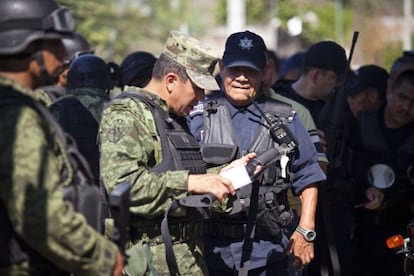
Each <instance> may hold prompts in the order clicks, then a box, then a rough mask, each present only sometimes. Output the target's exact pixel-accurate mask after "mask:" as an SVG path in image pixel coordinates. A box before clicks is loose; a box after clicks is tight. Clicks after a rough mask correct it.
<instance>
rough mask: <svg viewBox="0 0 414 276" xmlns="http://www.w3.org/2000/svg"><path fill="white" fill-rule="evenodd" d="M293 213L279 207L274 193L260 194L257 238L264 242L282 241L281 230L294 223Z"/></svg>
mask: <svg viewBox="0 0 414 276" xmlns="http://www.w3.org/2000/svg"><path fill="white" fill-rule="evenodd" d="M292 220H293V212H292V211H291V210H290V209H287V208H286V207H285V205H279V204H278V201H277V199H276V194H275V193H274V192H272V191H269V192H266V193H264V194H260V197H259V203H258V212H257V216H256V230H255V231H256V232H255V236H256V237H257V238H259V239H262V240H269V241H273V242H278V241H280V239H281V237H282V235H281V228H285V227H287V226H289V225H290V224H291V223H292Z"/></svg>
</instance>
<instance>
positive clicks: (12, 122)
mask: <svg viewBox="0 0 414 276" xmlns="http://www.w3.org/2000/svg"><path fill="white" fill-rule="evenodd" d="M1 113H2V118H3V120H1V121H0V136H1V139H0V175H1V177H2V185H1V188H0V189H1V201H2V202H4V203H5V205H6V208H7V212H8V214H9V216H10V218H11V221H12V224H13V227H14V230H15V231H16V233H17V234H18V235H19V236H20V237H21V238H22V240H24V241H25V242H26V243H27V244H28V245H29V246H30V247H31V248H33V249H34V250H35V251H36V252H38V253H39V254H40V255H42V256H43V257H45V258H46V259H48V260H50V261H51V262H53V263H55V264H57V265H58V266H59V267H61V268H62V269H64V270H67V271H70V272H72V273H75V274H76V275H110V274H111V273H112V269H113V266H114V264H115V256H116V252H117V248H116V246H115V245H114V244H113V243H111V242H109V241H107V240H105V239H104V238H103V237H102V236H101V235H100V234H98V233H97V232H95V231H94V230H93V229H92V228H91V227H89V226H88V225H87V223H86V221H85V219H84V217H83V216H81V215H80V214H78V213H76V212H74V210H73V208H72V205H71V204H69V203H68V202H65V201H63V189H62V185H61V183H60V181H61V180H60V175H59V172H60V171H61V166H62V158H61V153H60V152H59V149H58V147H57V146H56V145H57V143H56V142H55V138H54V136H53V135H49V134H46V133H50V132H48V131H47V130H46V129H47V128H48V126H47V125H45V124H44V123H42V122H41V119H40V118H39V115H38V114H37V113H36V112H35V111H33V110H32V109H29V108H27V107H23V108H16V107H11V108H3V109H2V112H1Z"/></svg>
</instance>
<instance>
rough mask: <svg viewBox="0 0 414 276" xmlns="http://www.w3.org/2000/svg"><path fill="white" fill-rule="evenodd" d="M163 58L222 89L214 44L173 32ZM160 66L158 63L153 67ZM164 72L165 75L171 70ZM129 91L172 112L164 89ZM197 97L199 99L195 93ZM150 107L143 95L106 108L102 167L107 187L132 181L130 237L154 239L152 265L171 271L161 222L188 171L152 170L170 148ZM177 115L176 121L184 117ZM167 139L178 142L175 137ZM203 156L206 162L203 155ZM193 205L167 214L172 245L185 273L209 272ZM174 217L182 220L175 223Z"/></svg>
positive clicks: (201, 83) (195, 80)
mask: <svg viewBox="0 0 414 276" xmlns="http://www.w3.org/2000/svg"><path fill="white" fill-rule="evenodd" d="M161 58H166V59H169V60H171V61H174V62H175V63H177V64H179V65H181V66H182V67H183V68H184V69H185V72H186V74H187V76H188V78H189V79H190V80H191V82H192V84H193V85H195V86H197V87H200V88H204V89H208V90H210V89H211V90H215V89H218V86H217V83H216V81H215V80H214V77H213V76H212V72H213V70H214V65H215V64H216V62H217V56H216V55H215V54H214V53H213V51H212V50H211V48H209V47H207V46H206V45H204V44H202V43H200V42H199V41H197V40H196V39H194V38H191V37H188V36H186V35H184V34H181V33H179V32H175V31H172V32H171V33H170V37H169V38H168V39H167V42H166V46H165V49H164V52H163V55H162V57H160V59H161ZM160 59H159V60H160ZM159 60H158V61H159ZM157 66H158V64H156V66H155V67H157ZM163 69H165V68H163ZM159 71H162V70H161V69H160V70H159ZM162 74H164V76H165V75H166V74H167V73H165V72H164V73H162ZM161 79H162V77H161ZM162 80H163V79H162ZM152 81H154V82H156V83H157V84H158V83H162V84H160V85H159V86H162V87H159V89H160V90H163V89H166V88H165V86H164V83H163V81H161V80H158V79H155V80H154V75H153V79H152V80H151V81H150V85H151V83H152ZM157 87H158V86H157ZM134 89H135V91H134ZM127 90H128V92H132V93H135V92H136V91H139V93H140V94H141V95H143V97H146V98H148V99H151V100H152V102H154V103H155V105H158V106H159V107H160V108H161V109H162V110H164V111H165V112H169V111H171V110H170V107H169V106H168V105H167V101H166V100H165V99H161V97H160V96H159V95H157V94H155V93H161V92H160V91H152V92H150V91H145V90H144V89H141V88H137V87H135V88H132V87H128V88H127ZM163 91H164V90H163ZM195 93H196V92H194V95H196V94H195ZM121 95H122V94H121ZM194 98H195V99H196V96H194ZM152 112H153V110H151V109H150V107H149V106H148V105H147V104H146V103H144V102H143V101H142V100H141V99H135V98H132V97H131V96H128V97H122V96H121V97H118V98H116V99H114V100H113V101H112V103H111V104H110V105H109V106H108V107H107V108H106V109H105V110H104V111H103V114H102V120H101V125H100V132H99V135H100V143H101V161H100V165H101V167H100V169H101V176H102V180H103V182H104V184H105V187H106V189H107V191H108V192H111V191H112V190H113V189H114V188H115V187H116V186H117V185H118V184H120V183H122V182H124V181H129V182H130V183H131V184H132V187H131V207H130V212H131V222H130V226H131V240H132V242H133V243H135V244H138V242H139V241H140V240H141V241H142V240H144V241H147V242H148V243H149V244H150V251H151V255H152V259H153V264H154V267H155V269H156V270H157V272H158V273H159V274H162V275H170V271H169V267H168V264H167V259H166V246H165V244H164V243H163V239H162V236H161V234H160V222H161V219H162V218H163V217H164V215H165V213H166V210H168V209H169V207H170V206H171V203H172V202H173V200H174V199H179V198H182V197H184V196H186V195H187V189H188V187H187V185H188V177H189V174H190V170H187V169H176V168H175V169H173V168H170V167H171V166H169V167H168V168H167V169H166V170H163V171H162V172H157V173H153V172H152V171H151V169H153V168H154V167H157V166H158V165H159V164H161V162H162V161H163V158H164V157H165V155H164V154H163V151H168V150H170V148H162V147H161V135H160V134H159V133H158V132H157V126H158V125H157V124H156V122H155V117H154V114H153V113H152ZM173 113H174V112H173ZM175 115H176V114H175ZM171 118H176V116H175V117H174V114H173V116H172V117H171ZM171 118H170V119H171ZM182 119H183V120H185V118H182ZM173 120H174V121H176V122H177V123H178V121H179V120H180V119H173ZM178 124H179V123H178ZM184 124H185V122H184ZM194 142H195V141H194ZM169 143H170V144H174V143H171V141H169ZM195 144H196V145H197V149H198V144H197V143H196V142H195ZM164 159H168V158H164ZM199 161H200V162H201V163H202V164H203V166H204V163H203V162H202V160H201V156H200V160H199ZM193 210H194V209H192V208H191V209H185V208H182V207H180V208H178V209H177V210H175V211H174V212H172V213H169V216H168V217H169V230H170V233H171V237H172V241H173V249H174V252H175V255H176V260H177V266H178V270H179V273H180V274H181V275H205V274H207V269H206V266H205V263H204V259H203V257H202V254H201V250H200V246H199V245H198V238H199V237H200V236H201V235H200V230H201V229H200V223H201V217H200V218H199V219H198V221H197V220H195V221H193V218H194V217H192V216H191V215H189V214H190V213H191V212H192V211H193ZM184 217H186V218H189V220H190V221H187V222H182V219H184ZM171 220H175V221H176V222H177V221H178V223H171ZM184 234H185V235H184ZM184 236H185V237H184Z"/></svg>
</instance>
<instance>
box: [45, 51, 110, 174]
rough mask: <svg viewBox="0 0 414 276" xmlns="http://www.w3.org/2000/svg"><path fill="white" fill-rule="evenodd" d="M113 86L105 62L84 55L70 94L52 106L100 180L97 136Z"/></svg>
mask: <svg viewBox="0 0 414 276" xmlns="http://www.w3.org/2000/svg"><path fill="white" fill-rule="evenodd" d="M112 87H113V84H112V79H111V75H110V74H109V68H108V67H107V64H106V63H105V61H104V60H103V59H101V58H100V57H98V56H95V55H93V54H84V55H82V56H80V57H78V58H76V59H75V60H74V61H73V63H72V64H71V66H70V68H69V72H68V74H67V85H66V90H67V91H66V95H65V96H63V97H61V98H60V99H58V100H57V101H55V102H53V103H52V104H51V105H50V106H49V109H50V110H51V111H52V113H53V115H54V116H55V117H56V119H57V120H58V122H59V124H60V125H61V126H62V128H63V129H64V130H65V131H66V132H67V133H69V134H70V135H71V136H72V137H73V138H74V139H75V142H76V144H77V146H78V148H79V151H80V152H81V153H82V155H83V156H84V157H85V158H86V160H87V161H88V164H89V166H90V168H91V170H92V173H93V175H94V178H95V179H96V180H98V179H99V150H98V145H97V140H96V137H97V134H98V128H99V122H100V121H101V113H102V109H103V106H104V104H105V103H106V102H109V101H110V98H109V90H110V89H112Z"/></svg>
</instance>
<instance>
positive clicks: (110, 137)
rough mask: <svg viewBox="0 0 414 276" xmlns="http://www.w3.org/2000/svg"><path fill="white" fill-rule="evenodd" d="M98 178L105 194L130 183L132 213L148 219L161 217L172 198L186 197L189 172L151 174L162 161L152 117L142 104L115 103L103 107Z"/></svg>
mask: <svg viewBox="0 0 414 276" xmlns="http://www.w3.org/2000/svg"><path fill="white" fill-rule="evenodd" d="M100 143H101V144H100V145H101V161H100V165H101V176H102V179H103V182H104V184H105V187H106V189H107V190H108V192H111V191H112V190H113V189H114V188H115V187H116V185H117V184H119V183H122V182H124V181H129V182H130V183H131V206H132V207H131V208H130V210H131V212H132V213H134V214H136V215H139V216H142V217H146V218H148V219H151V218H154V217H158V216H160V215H162V214H164V212H165V210H166V208H167V207H168V206H170V204H171V201H172V199H173V198H178V197H182V196H185V195H186V194H187V178H188V174H189V171H186V170H183V171H167V172H164V173H160V174H155V173H151V172H150V169H151V168H152V167H154V166H155V165H157V164H159V163H160V162H161V149H160V148H161V146H160V141H159V136H158V134H157V131H156V128H155V124H154V122H153V116H152V114H151V112H150V110H149V109H148V108H147V107H146V105H145V104H144V103H141V104H137V103H136V102H134V101H133V100H131V99H123V100H120V101H119V100H118V101H117V102H116V103H113V104H112V105H111V106H109V107H108V108H106V109H105V110H104V112H103V115H102V120H101V127H100Z"/></svg>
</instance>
